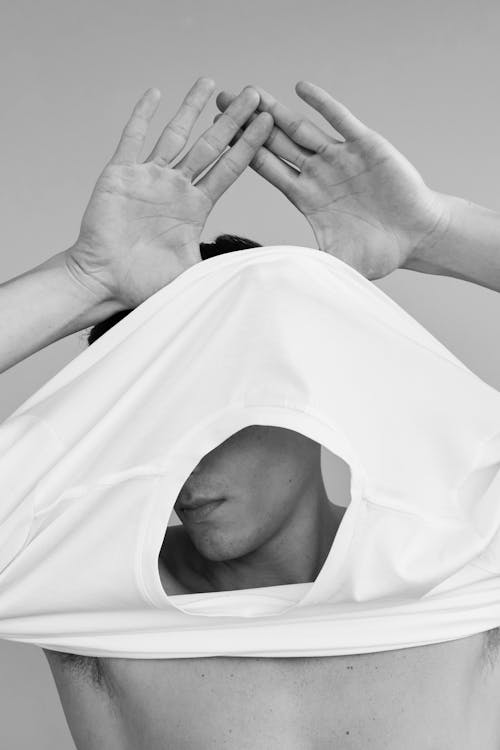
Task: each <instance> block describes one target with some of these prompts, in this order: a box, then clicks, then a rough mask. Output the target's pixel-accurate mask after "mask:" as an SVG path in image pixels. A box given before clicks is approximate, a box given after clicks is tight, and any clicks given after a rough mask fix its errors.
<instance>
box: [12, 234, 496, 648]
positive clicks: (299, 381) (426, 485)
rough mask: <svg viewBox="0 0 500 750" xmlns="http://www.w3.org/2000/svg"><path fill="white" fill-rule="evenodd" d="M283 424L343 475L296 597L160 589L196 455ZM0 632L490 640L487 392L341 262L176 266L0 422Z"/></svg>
mask: <svg viewBox="0 0 500 750" xmlns="http://www.w3.org/2000/svg"><path fill="white" fill-rule="evenodd" d="M253 424H268V425H275V426H280V427H285V428H289V429H292V430H295V431H296V432H299V433H302V434H304V435H306V436H308V437H309V438H311V439H313V440H315V441H317V442H318V443H320V444H321V445H323V446H324V447H325V448H326V449H327V450H328V451H331V452H332V453H334V454H336V455H337V456H339V457H340V458H341V459H343V460H344V461H345V462H346V463H347V465H348V466H349V468H350V471H351V488H350V489H351V501H350V504H349V506H348V508H347V510H346V512H345V514H344V517H343V519H342V521H341V525H340V527H339V529H338V532H337V534H336V536H335V539H334V542H333V545H332V548H331V550H330V553H329V555H328V558H327V560H326V562H325V563H324V565H323V567H322V569H321V571H320V573H319V575H318V577H317V578H316V580H315V581H313V582H310V583H299V584H286V585H279V586H269V587H262V588H254V589H241V590H232V591H221V592H210V593H195V594H187V595H175V596H170V595H167V593H166V592H165V590H164V588H163V586H162V583H161V579H160V575H159V570H158V555H159V552H160V548H161V546H162V542H163V539H164V535H165V531H166V528H167V524H168V520H169V518H170V516H171V513H172V509H173V505H174V502H175V500H176V498H177V496H178V494H179V491H180V489H181V487H182V486H183V484H184V482H185V481H186V479H187V478H188V476H189V474H190V473H191V472H192V471H193V469H194V467H195V466H196V465H197V464H198V462H199V461H200V460H201V459H202V458H203V456H204V455H206V454H207V453H208V452H209V451H210V450H212V449H213V448H215V447H216V446H217V445H219V444H220V443H221V442H222V441H224V440H225V439H227V438H228V437H229V436H230V435H232V434H234V433H235V432H237V431H238V430H241V429H242V428H243V427H246V426H249V425H253ZM0 456H1V459H0V486H1V498H0V637H2V638H6V639H11V640H15V641H23V642H26V643H32V644H37V645H39V646H42V647H45V648H49V649H50V648H52V649H57V650H60V651H70V652H73V653H77V654H91V655H97V656H120V657H130V658H148V657H149V658H162V657H163V658H186V657H198V656H216V655H228V656H230V655H233V656H236V655H238V656H269V657H274V656H287V657H293V656H326V655H337V654H350V653H365V652H374V651H383V650H389V649H397V648H405V647H408V646H417V645H422V644H427V643H436V642H441V641H447V640H452V639H456V638H461V637H464V636H467V635H471V634H473V633H477V632H480V631H483V630H487V629H489V628H492V627H495V626H497V625H500V535H499V527H500V393H499V392H497V391H495V390H494V389H493V388H492V387H491V386H489V385H487V384H486V383H485V382H483V381H482V380H481V379H480V378H479V377H478V376H477V375H475V374H474V373H473V372H471V371H470V370H469V369H468V368H467V367H466V366H465V365H464V364H463V363H462V362H460V360H458V359H457V358H456V357H455V356H454V355H453V354H452V353H451V352H450V351H449V350H448V349H446V347H445V346H443V345H442V344H441V343H440V342H439V341H438V340H437V339H436V338H434V337H433V336H432V335H431V334H430V333H429V332H428V331H427V330H426V329H425V328H423V327H422V326H421V325H420V324H419V323H418V322H417V321H416V320H415V319H413V318H412V317H411V316H410V315H408V314H407V313H406V312H405V311H404V310H403V309H402V308H401V307H399V306H398V305H397V304H396V303H395V302H394V301H393V300H391V299H390V297H388V296H387V295H386V294H385V293H384V292H382V291H381V290H380V289H379V288H378V287H376V286H375V285H374V284H372V283H371V282H370V281H368V280H367V279H365V278H364V277H363V276H362V275H361V274H359V273H358V272H357V271H355V270H354V269H353V268H351V267H350V266H349V265H347V264H346V263H344V262H342V261H340V260H339V259H337V258H335V257H332V256H330V255H327V254H325V253H322V252H319V251H318V250H313V249H311V248H302V247H295V246H272V247H264V248H251V249H248V250H239V251H237V252H233V253H229V254H226V255H220V256H216V257H214V258H211V259H209V260H206V261H203V262H201V263H198V264H197V265H195V266H192V267H191V268H190V269H189V270H187V271H186V272H184V273H183V274H182V275H181V276H179V277H177V278H176V279H175V280H174V281H173V282H172V283H171V284H168V285H167V286H166V287H164V288H162V289H160V290H159V291H158V292H156V293H155V294H154V295H153V296H151V297H150V298H149V299H147V300H146V301H145V302H143V303H142V304H141V305H140V306H139V307H137V308H136V309H135V310H133V311H132V312H131V313H130V314H129V315H128V316H127V317H125V318H124V319H123V320H121V321H120V322H119V323H118V324H117V325H115V327H113V328H112V329H110V330H109V331H108V332H106V333H105V334H104V335H103V336H102V337H101V338H100V339H99V340H97V341H96V342H95V343H94V344H93V345H92V346H91V347H89V348H88V349H86V350H85V351H83V352H82V353H81V354H79V355H78V356H77V357H76V358H75V359H74V360H72V361H71V362H70V363H69V364H68V365H66V366H65V367H64V368H63V369H62V370H61V371H60V372H58V373H57V374H56V375H55V376H54V377H53V378H51V379H50V380H49V381H48V382H47V383H46V384H45V385H43V386H42V387H41V388H40V389H39V390H38V391H37V392H36V393H34V394H33V395H32V396H31V397H30V398H28V399H27V401H25V402H24V403H23V404H22V405H21V406H20V407H19V408H18V409H17V410H16V411H15V412H14V413H13V414H12V415H11V416H10V417H8V418H7V419H6V420H5V421H4V422H3V423H2V424H1V425H0Z"/></svg>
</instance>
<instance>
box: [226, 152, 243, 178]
mask: <svg viewBox="0 0 500 750" xmlns="http://www.w3.org/2000/svg"><path fill="white" fill-rule="evenodd" d="M224 167H225V168H226V170H227V171H228V172H230V173H231V174H232V175H236V176H237V177H238V176H239V175H240V173H241V171H242V169H241V166H240V165H239V164H238V162H237V161H236V160H235V159H233V157H232V156H227V157H226V158H225V163H224Z"/></svg>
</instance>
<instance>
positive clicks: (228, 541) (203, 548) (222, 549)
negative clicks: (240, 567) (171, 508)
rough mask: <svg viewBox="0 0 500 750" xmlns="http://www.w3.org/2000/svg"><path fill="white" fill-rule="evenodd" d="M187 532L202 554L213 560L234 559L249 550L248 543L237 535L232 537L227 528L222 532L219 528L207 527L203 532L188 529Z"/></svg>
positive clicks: (224, 560)
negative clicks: (193, 531)
mask: <svg viewBox="0 0 500 750" xmlns="http://www.w3.org/2000/svg"><path fill="white" fill-rule="evenodd" d="M186 532H187V533H188V534H189V537H190V539H191V541H192V543H193V545H194V546H195V547H196V549H197V550H198V552H199V553H200V555H201V556H202V557H204V558H205V559H206V560H210V561H211V562H226V561H228V560H234V559H236V558H237V557H242V556H243V555H245V554H246V553H247V552H248V551H249V550H248V543H246V544H245V543H244V542H243V540H241V539H238V538H237V536H236V535H235V536H234V537H232V536H231V535H230V534H228V533H227V530H224V532H222V531H220V530H219V531H218V530H217V529H210V530H208V529H205V530H204V531H203V532H201V531H200V532H198V533H194V534H193V533H192V532H191V533H190V531H189V530H188V529H186Z"/></svg>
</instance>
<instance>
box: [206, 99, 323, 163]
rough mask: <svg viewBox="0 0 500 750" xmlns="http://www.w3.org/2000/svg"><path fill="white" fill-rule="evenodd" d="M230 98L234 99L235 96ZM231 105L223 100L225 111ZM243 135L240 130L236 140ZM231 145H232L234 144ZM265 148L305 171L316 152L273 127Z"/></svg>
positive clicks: (217, 116)
mask: <svg viewBox="0 0 500 750" xmlns="http://www.w3.org/2000/svg"><path fill="white" fill-rule="evenodd" d="M228 96H229V97H234V95H228ZM231 100H232V99H231ZM229 103H230V100H229V99H227V100H226V99H221V107H224V109H226V106H227V105H229ZM256 116H257V115H256V114H255V113H254V114H253V115H250V117H249V118H248V122H253V120H254V119H255V117H256ZM220 117H221V115H216V116H215V118H214V121H215V122H216V121H217V120H218V119H219V118H220ZM241 133H242V131H241V130H240V131H239V132H238V133H237V134H236V137H235V139H234V140H236V139H237V138H239V137H240V136H241ZM230 145H232V143H231V144H230ZM265 146H266V148H267V149H268V150H269V151H271V152H272V153H273V154H275V156H277V157H279V158H280V159H285V160H286V161H289V162H290V163H291V164H294V165H295V166H296V167H297V168H298V169H303V167H304V164H305V162H306V159H307V158H308V157H310V156H313V154H314V151H309V150H308V149H305V148H302V147H301V146H297V144H296V143H294V142H293V141H292V139H291V138H289V136H287V135H286V133H284V132H283V131H282V130H281V128H278V127H276V126H273V129H272V131H271V133H270V135H269V138H268V139H267V141H266V143H265Z"/></svg>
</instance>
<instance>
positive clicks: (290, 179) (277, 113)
mask: <svg viewBox="0 0 500 750" xmlns="http://www.w3.org/2000/svg"><path fill="white" fill-rule="evenodd" d="M210 89H211V84H210V83H209V82H208V81H207V79H202V80H201V82H200V83H199V84H198V86H197V88H196V89H195V90H194V91H193V92H192V98H190V106H189V107H188V108H187V109H186V108H184V110H183V111H182V112H181V113H180V115H179V117H178V118H177V120H176V121H175V123H174V125H175V127H173V128H172V127H170V128H168V127H167V128H166V130H165V132H164V135H163V136H162V138H161V140H160V142H159V145H158V147H157V149H156V150H154V152H153V154H152V155H151V156H150V158H149V160H146V162H144V163H141V162H140V160H139V151H140V149H141V147H142V144H143V142H144V138H145V135H146V132H147V126H148V123H149V120H150V119H151V117H152V114H153V112H154V108H155V104H156V103H157V99H158V95H157V93H155V92H151V93H150V94H148V95H147V96H146V97H145V99H144V100H142V102H141V103H140V104H139V105H138V110H137V112H136V113H135V115H134V116H133V118H132V119H131V121H130V123H129V124H128V126H127V127H126V129H125V132H124V136H123V138H122V140H121V142H120V146H119V148H118V149H117V153H116V154H115V156H114V158H113V159H112V162H111V169H106V170H105V172H104V173H103V179H101V180H100V182H98V185H96V190H95V192H94V194H93V196H92V198H91V203H90V204H89V207H88V209H87V212H86V214H85V216H84V221H83V222H82V228H81V232H80V235H79V237H78V240H77V242H76V243H75V245H74V246H72V247H71V248H70V249H69V250H68V251H65V252H64V253H60V254H58V255H57V256H54V258H51V259H49V261H48V262H46V263H44V264H42V265H41V266H40V267H38V268H37V269H34V270H33V271H30V272H27V274H23V275H22V276H21V277H18V278H16V279H13V280H12V281H9V282H6V283H5V284H2V285H1V287H0V318H1V319H2V320H6V319H7V320H9V321H10V322H9V326H7V327H6V328H5V330H2V329H0V356H1V361H0V370H4V369H7V368H8V367H10V366H12V365H13V364H15V363H16V362H19V361H21V360H22V359H23V358H25V357H27V356H29V355H30V354H31V353H32V352H34V351H37V350H39V349H41V348H43V347H44V346H47V345H48V344H49V343H51V342H52V341H55V340H57V339H58V338H61V337H63V336H65V335H68V334H69V333H72V332H74V331H77V330H81V329H82V328H84V327H87V326H88V325H92V324H94V323H96V322H98V321H99V320H103V319H105V318H106V317H107V316H108V315H110V314H111V313H112V312H115V311H117V310H121V309H126V308H128V307H130V306H131V305H134V304H140V302H141V301H143V300H145V299H146V298H147V297H148V296H150V295H151V294H153V293H154V292H155V291H156V290H157V289H159V288H160V287H161V286H163V285H165V284H166V283H169V281H171V280H172V279H173V278H175V276H176V275H178V274H179V273H182V271H183V270H185V269H186V268H188V267H189V266H190V265H192V264H193V263H194V262H198V261H199V250H198V246H197V245H198V242H199V234H200V232H201V229H202V227H203V224H204V221H205V219H206V216H207V213H208V211H209V210H210V208H211V206H212V205H213V204H214V202H215V201H216V200H217V199H218V197H219V196H220V194H221V193H222V192H223V190H225V189H226V188H227V187H228V186H229V184H231V182H232V181H234V179H236V176H237V173H239V172H242V171H243V169H244V168H245V166H246V164H250V166H251V167H252V168H254V169H255V170H256V171H258V172H259V173H260V174H261V176H262V177H263V178H264V179H267V180H268V181H270V182H271V183H272V184H274V185H275V186H276V187H277V188H278V189H280V190H281V191H282V192H283V193H284V194H285V195H286V196H287V197H288V198H289V199H290V200H291V201H292V203H293V204H294V205H295V206H296V207H297V209H298V210H299V211H301V212H302V213H303V215H304V217H305V218H306V219H307V220H308V221H309V223H310V225H311V227H312V228H313V231H314V233H315V236H316V239H317V241H318V248H319V250H321V251H323V252H329V253H332V254H333V255H336V256H337V257H340V258H341V259H342V260H344V261H345V262H347V263H350V264H351V265H352V266H353V267H355V268H356V269H357V270H358V271H359V272H360V273H362V274H364V275H365V276H366V277H367V278H371V279H376V278H381V277H383V276H385V275H387V274H388V273H390V272H392V271H393V270H395V269H396V268H405V269H409V270H416V271H419V272H422V273H433V274H441V275H449V276H454V277H455V278H460V279H464V280H467V281H469V282H472V283H476V284H480V285H482V286H484V287H488V288H490V289H494V290H497V291H500V254H499V253H498V247H499V245H500V216H499V215H498V214H496V213H495V212H493V211H489V210H488V209H486V208H483V207H480V206H475V205H473V204H471V203H470V202H468V201H464V200H462V199H460V198H455V197H453V196H444V195H441V194H438V193H436V192H435V191H433V190H431V189H430V188H429V187H428V186H427V185H426V184H425V183H424V181H423V180H422V178H421V177H420V175H419V174H418V173H417V172H416V170H415V169H414V168H413V167H412V165H410V164H409V163H408V162H407V160H406V159H404V157H403V156H402V155H401V154H399V152H397V151H396V150H395V149H394V148H393V147H392V146H391V144H388V142H387V141H385V139H383V138H382V136H380V135H379V134H377V133H374V131H373V130H371V129H370V128H368V127H366V126H365V125H363V124H362V123H360V122H359V120H357V119H356V118H354V116H353V115H352V114H351V113H350V112H349V111H348V110H347V109H346V108H345V107H343V105H341V104H340V103H339V102H336V101H335V100H334V99H332V97H330V95H329V94H327V93H326V92H324V91H323V90H322V89H319V87H316V86H314V85H313V84H309V83H306V82H301V83H300V84H298V85H297V93H298V94H299V96H300V97H301V98H302V99H303V100H304V101H306V103H308V104H310V105H311V106H313V107H314V108H315V109H316V110H317V111H319V112H320V113H322V114H323V115H324V117H325V119H326V120H327V122H328V126H329V128H330V127H333V128H335V129H336V131H337V132H336V133H331V132H329V131H328V132H324V131H323V130H321V129H320V128H318V127H317V126H315V125H314V126H312V124H311V123H309V122H308V121H307V120H306V118H304V117H302V116H297V115H294V113H291V112H289V111H288V110H287V109H286V108H284V107H283V105H280V104H279V102H277V100H276V99H274V97H272V96H271V95H270V94H268V93H267V92H264V90H261V89H259V88H258V87H253V88H251V90H250V91H249V90H247V91H246V93H244V94H243V96H240V97H239V98H238V99H237V100H236V107H235V106H233V105H234V104H235V100H234V97H233V96H232V95H229V94H226V93H223V94H221V95H220V96H219V99H218V103H219V104H220V106H221V108H222V109H223V110H224V114H225V115H226V117H222V118H220V121H219V120H218V121H217V122H216V123H215V125H218V126H219V127H218V129H216V130H215V131H214V130H211V131H210V132H209V134H208V140H207V138H206V137H205V138H204V139H203V140H202V142H201V143H199V144H198V146H197V148H196V149H195V151H192V152H190V154H191V156H189V155H187V157H184V158H183V160H182V161H181V162H179V165H175V166H174V167H171V166H170V164H169V160H170V159H171V158H173V155H176V154H179V153H180V150H181V149H182V147H183V145H185V143H186V140H187V136H188V135H189V132H190V129H191V128H192V125H193V123H194V121H195V119H196V116H193V112H196V111H197V112H198V113H199V111H201V108H202V107H203V106H204V102H206V100H207V98H208V92H209V90H210ZM259 97H260V98H259ZM193 105H194V106H193ZM229 107H231V109H229ZM259 109H260V110H261V117H260V119H259V120H255V122H254V118H253V115H254V114H257V112H258V111H259ZM271 113H272V116H273V119H274V122H275V127H274V128H273V130H272V131H270V126H271V119H270V118H269V115H270V114H271ZM136 115H137V116H136ZM228 115H230V116H229V117H228ZM262 115H264V117H262ZM266 115H267V117H266ZM221 123H222V125H221ZM179 125H180V126H181V131H180V130H179V127H178V126H179ZM238 129H241V137H242V136H243V135H244V140H243V142H242V144H241V147H240V149H239V150H237V149H236V145H237V142H238V141H239V140H240V138H238V137H237V134H238ZM180 133H182V134H180ZM214 135H215V140H214ZM342 139H344V140H342ZM215 143H218V144H219V145H218V146H215V150H214V144H215ZM233 143H234V145H232V146H231V148H230V149H229V150H228V152H226V153H227V155H229V156H230V157H231V160H228V159H226V160H225V162H224V161H223V160H224V158H225V157H222V159H220V161H219V162H217V165H216V166H215V167H213V168H212V170H215V171H212V173H211V174H212V176H211V178H210V179H209V180H207V181H206V182H204V183H203V180H205V177H203V178H201V180H200V181H199V183H202V184H200V185H199V187H198V189H196V188H197V185H198V184H199V183H196V184H193V183H194V180H195V179H196V178H197V175H199V174H201V172H202V171H203V169H204V168H205V167H207V166H208V165H209V163H210V162H211V161H212V160H213V159H214V158H216V156H220V154H221V153H222V152H223V150H224V148H225V147H226V146H228V145H229V144H233ZM218 165H221V166H220V167H218ZM235 167H236V170H235ZM186 196H188V197H189V200H188V201H186ZM148 201H149V203H150V204H151V206H150V207H152V208H153V212H152V213H149V215H148V216H146V215H144V214H143V213H141V211H142V208H143V205H144V202H146V203H147V202H148ZM186 206H189V208H190V211H191V212H190V213H189V216H184V215H183V217H182V220H181V221H179V209H182V210H184V208H185V207H186ZM48 291H49V292H50V293H49V294H47V292H48ZM34 302H36V304H35V303H34ZM40 310H42V311H43V314H42V315H41V314H40ZM316 507H317V508H321V507H322V505H321V502H320V503H319V505H318V506H316ZM317 518H320V516H319V515H318V516H317ZM329 518H330V525H329V526H328V527H327V528H329V529H330V533H329V536H328V535H322V534H318V528H319V527H320V525H319V524H313V525H312V527H311V526H309V527H307V526H304V525H303V524H302V525H301V524H298V525H295V526H294V528H296V529H297V528H298V529H301V530H302V531H303V532H304V533H307V534H309V540H310V541H311V542H314V541H316V542H318V543H319V544H323V545H325V544H328V543H330V544H331V543H332V542H333V544H334V543H335V531H336V528H338V524H339V523H340V522H341V511H339V510H338V508H337V510H335V508H334V512H333V514H332V515H331V516H330V517H329ZM315 535H316V536H315ZM193 540H194V541H196V539H195V537H194V535H192V536H190V537H189V540H188V539H187V538H186V537H182V536H180V535H179V532H177V533H176V539H174V542H173V544H172V545H168V547H169V549H170V547H171V546H172V548H173V549H178V550H179V552H180V553H182V550H185V549H186V545H187V546H189V543H192V544H194V541H193ZM201 541H202V540H198V547H196V549H197V552H198V555H200V554H201V552H200V549H202V543H201ZM213 541H214V540H212V542H213ZM240 541H241V539H240ZM176 545H177V546H176ZM166 549H167V546H166V547H165V555H164V557H163V558H162V560H160V561H159V563H160V565H161V566H162V568H161V569H162V579H163V582H164V587H165V590H166V591H167V592H168V593H175V592H177V593H180V594H182V593H189V592H191V591H196V590H198V588H197V587H199V586H200V585H206V586H207V587H209V586H210V585H212V586H214V585H215V586H224V585H232V586H234V584H235V583H236V584H237V585H238V582H239V584H240V585H242V586H243V587H245V586H248V585H249V584H251V582H252V580H254V581H255V582H256V583H257V584H258V585H264V584H265V583H266V581H265V580H264V581H263V580H262V578H261V577H260V576H258V575H257V572H256V569H255V570H254V571H253V572H252V566H246V567H245V568H244V569H243V568H240V567H239V566H237V565H229V566H223V570H224V574H223V575H222V576H219V571H220V570H221V568H220V567H218V565H217V564H215V563H216V562H221V560H220V559H219V560H218V561H217V560H214V559H213V555H212V558H209V559H210V560H211V565H212V567H211V569H210V575H208V576H206V577H203V576H202V577H201V579H200V573H199V569H198V567H197V566H196V568H197V569H196V570H194V568H193V564H194V561H196V560H198V562H199V560H200V558H199V557H197V556H196V555H194V556H193V557H192V558H189V559H190V560H191V564H189V562H188V564H186V565H184V566H179V565H178V561H177V568H175V566H174V565H173V564H172V560H170V561H169V559H168V555H167V553H166ZM211 549H212V551H213V550H214V547H213V545H212V547H211ZM218 549H219V552H220V551H221V550H220V548H218ZM320 549H321V548H320ZM171 551H172V550H171ZM205 551H206V548H205ZM316 553H317V554H316V555H315V556H314V559H312V558H309V560H307V559H306V558H304V559H302V560H301V561H299V562H300V567H299V569H294V568H292V567H290V568H288V569H287V562H289V563H290V565H291V563H292V561H291V560H288V561H287V560H286V559H285V560H284V561H282V565H281V566H280V570H279V571H278V570H275V571H274V572H273V576H276V575H277V574H278V573H279V575H282V576H283V577H284V579H286V578H287V577H288V580H290V578H291V580H294V576H297V577H298V578H300V577H301V578H302V580H304V576H307V575H310V576H314V575H315V574H317V570H318V566H321V564H322V561H324V555H323V554H319V550H318V549H316ZM268 559H269V557H268ZM293 562H294V563H295V561H293ZM308 565H309V567H308ZM179 568H180V570H181V575H178V573H179ZM225 571H228V572H229V573H230V575H228V576H227V577H226V572H225ZM253 574H255V575H256V578H255V579H252V575H253ZM235 575H236V578H235ZM240 576H241V577H240ZM273 580H274V581H275V580H276V578H273ZM305 580H307V578H306V579H305ZM311 580H312V578H311ZM208 590H211V589H210V588H208ZM212 590H213V589H212ZM490 636H491V634H489V635H488V634H486V633H478V634H475V635H472V636H470V637H467V638H463V639H459V640H455V641H451V642H448V643H446V642H445V643H439V644H433V645H426V646H421V647H414V648H410V649H400V650H396V651H386V652H380V653H372V654H364V655H353V656H345V657H344V656H336V657H320V658H300V659H292V658H287V659H255V658H235V657H231V658H229V657H213V658H210V659H208V658H204V659H179V660H176V659H165V660H154V659H153V660H134V659H93V658H83V659H79V658H78V657H76V658H73V659H71V658H67V656H65V655H62V654H57V653H55V652H50V651H46V656H47V659H48V661H49V664H50V667H51V669H52V673H53V675H54V678H55V681H56V684H57V687H58V690H59V694H60V696H61V700H62V704H63V707H64V710H65V712H66V716H67V719H68V723H69V725H70V728H71V731H72V733H73V736H74V737H75V741H76V743H77V746H78V748H79V750H95V749H97V748H99V750H102V748H106V750H115V749H116V750H118V748H119V749H120V750H132V749H133V750H136V749H137V748H141V749H144V750H160V748H161V750H164V748H165V747H172V748H175V750H183V748H189V749H190V750H198V749H200V750H201V748H203V750H205V749H206V748H226V749H227V750H246V749H247V748H248V750H250V748H251V749H252V750H260V749H261V748H262V750H264V748H265V749H266V750H275V749H276V750H277V749H278V748H279V749H280V750H282V748H287V749H289V750H299V748H300V750H326V749H327V748H328V749H330V748H332V750H333V748H336V749H337V748H339V749H343V748H346V750H347V749H348V748H353V749H354V748H356V749H357V750H361V749H363V750H366V749H367V748H368V747H370V748H374V749H377V748H380V749H382V748H384V750H402V749H403V748H404V750H414V749H415V750H417V748H418V750H448V749H450V750H451V748H453V750H470V749H471V748H472V747H474V748H475V747H478V748H481V750H494V749H495V748H497V747H498V745H499V743H500V727H499V716H500V712H499V711H498V701H499V696H500V684H499V683H500V673H499V668H498V661H497V660H496V659H495V658H490V657H492V654H494V652H493V651H492V650H491V649H489V648H487V646H488V644H489V643H490V642H491V640H492V639H491V637H490Z"/></svg>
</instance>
